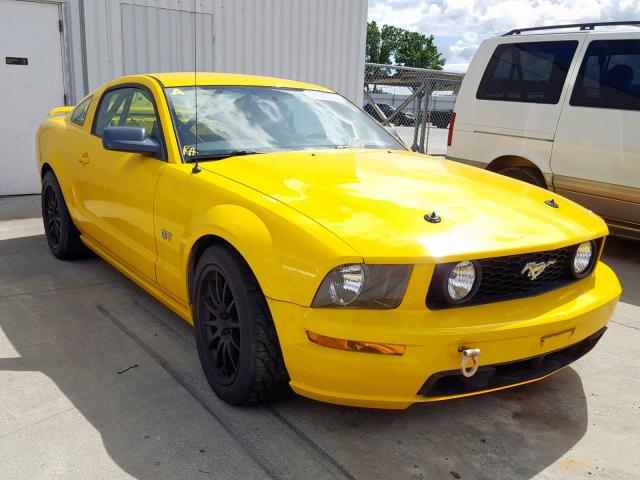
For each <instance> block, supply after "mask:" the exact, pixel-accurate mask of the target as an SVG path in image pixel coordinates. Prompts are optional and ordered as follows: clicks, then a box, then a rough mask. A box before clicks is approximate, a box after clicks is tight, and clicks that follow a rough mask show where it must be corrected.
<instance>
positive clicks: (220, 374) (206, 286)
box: [193, 245, 289, 405]
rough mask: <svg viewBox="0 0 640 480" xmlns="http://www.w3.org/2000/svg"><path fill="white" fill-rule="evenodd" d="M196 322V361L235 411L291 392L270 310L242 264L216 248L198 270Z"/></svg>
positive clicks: (233, 255)
mask: <svg viewBox="0 0 640 480" xmlns="http://www.w3.org/2000/svg"><path fill="white" fill-rule="evenodd" d="M193 281H194V282H195V289H194V296H193V317H194V326H195V335H196V344H197V347H198V356H199V357H200V363H201V364H202V368H203V370H204V373H205V376H206V377H207V381H208V382H209V385H210V386H211V388H212V389H213V391H214V392H215V393H216V395H218V397H220V398H221V399H223V400H224V401H225V402H227V403H230V404H232V405H258V404H264V403H269V402H272V401H275V400H278V399H279V398H281V397H282V396H284V395H285V394H286V393H287V392H289V387H288V384H289V375H288V374H287V370H286V368H285V365H284V360H283V358H282V352H281V350H280V343H279V342H278V335H277V333H276V330H275V326H274V324H273V320H272V319H271V313H270V311H269V306H268V305H267V302H266V300H265V298H264V295H263V294H262V290H261V289H260V286H259V285H258V282H257V280H256V278H255V276H254V275H253V273H252V272H251V270H250V269H249V266H248V265H247V264H246V263H245V262H244V260H243V259H242V258H241V257H240V256H239V255H238V254H237V253H236V252H235V251H234V250H233V249H231V248H230V247H227V246H224V245H213V246H211V247H209V248H207V249H206V250H205V251H204V253H203V254H202V256H201V257H200V259H199V261H198V264H197V266H196V269H195V273H194V277H193Z"/></svg>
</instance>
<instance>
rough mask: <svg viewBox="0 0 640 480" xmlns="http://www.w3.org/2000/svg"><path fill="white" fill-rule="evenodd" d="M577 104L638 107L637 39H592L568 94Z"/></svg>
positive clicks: (639, 59) (639, 53) (639, 52)
mask: <svg viewBox="0 0 640 480" xmlns="http://www.w3.org/2000/svg"><path fill="white" fill-rule="evenodd" d="M570 104H571V105H573V106H577V107H594V108H613V109H618V110H640V40H595V41H593V42H591V43H590V44H589V46H588V47H587V51H586V53H585V54H584V58H583V59H582V64H581V65H580V70H579V71H578V76H577V78H576V83H575V87H574V88H573V93H572V94H571V100H570Z"/></svg>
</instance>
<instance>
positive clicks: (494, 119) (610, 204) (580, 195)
mask: <svg viewBox="0 0 640 480" xmlns="http://www.w3.org/2000/svg"><path fill="white" fill-rule="evenodd" d="M614 23H615V25H616V29H612V28H611V27H612V24H611V23H600V24H583V25H577V26H575V25H572V26H568V27H562V26H560V27H544V28H532V29H520V30H514V31H512V32H509V33H507V34H505V35H503V36H501V37H498V38H492V39H489V40H486V41H484V42H483V43H482V45H480V48H479V49H478V51H477V52H476V54H475V56H474V58H473V61H472V62H471V65H470V66H469V70H468V71H467V73H466V75H465V77H464V81H463V83H462V88H461V90H460V93H459V95H458V101H457V103H456V107H455V114H454V115H455V116H454V120H453V122H452V123H451V125H450V128H449V130H450V131H449V141H448V144H449V147H448V150H447V157H448V158H449V159H452V160H457V161H460V162H464V163H469V164H472V165H475V166H479V167H481V168H486V169H488V170H491V171H494V172H499V173H502V174H504V175H507V176H510V177H513V178H517V179H519V180H523V181H525V182H529V183H532V184H534V185H538V186H540V187H543V188H548V189H550V190H555V191H556V192H558V193H561V194H562V195H564V196H566V197H568V198H571V199H573V200H575V201H577V202H578V203H580V204H582V205H584V206H585V207H587V208H589V209H591V210H593V211H594V212H596V213H598V214H599V215H601V216H603V217H604V218H605V220H606V221H607V222H608V223H609V226H610V228H611V231H612V233H614V234H617V235H621V236H627V237H631V238H640V134H639V133H638V127H639V126H640V30H639V29H638V28H637V27H638V26H640V22H614ZM620 24H622V25H620ZM625 25H626V26H627V27H628V29H627V28H625Z"/></svg>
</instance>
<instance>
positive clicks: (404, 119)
mask: <svg viewBox="0 0 640 480" xmlns="http://www.w3.org/2000/svg"><path fill="white" fill-rule="evenodd" d="M376 105H377V106H378V108H379V109H380V111H382V113H384V116H385V117H386V118H389V117H391V115H393V114H394V112H395V111H396V109H395V108H394V107H392V106H391V105H389V104H387V103H376ZM364 111H365V112H367V113H368V114H369V115H371V116H372V117H373V118H374V119H375V120H376V121H378V122H380V123H383V121H384V120H385V119H383V118H382V116H381V115H380V114H379V113H378V112H377V111H376V109H375V108H373V105H371V104H370V103H367V104H366V105H365V106H364ZM391 123H393V124H394V125H397V126H399V127H413V126H414V125H415V124H416V119H415V118H414V116H413V115H412V114H410V113H406V112H398V113H397V114H396V115H395V117H393V119H392V121H391Z"/></svg>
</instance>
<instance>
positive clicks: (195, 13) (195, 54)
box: [191, 0, 202, 173]
mask: <svg viewBox="0 0 640 480" xmlns="http://www.w3.org/2000/svg"><path fill="white" fill-rule="evenodd" d="M197 32H198V7H197V0H193V91H194V92H195V104H196V108H195V110H196V112H195V114H196V118H195V120H196V123H195V127H196V146H195V152H196V153H195V159H196V164H195V165H194V166H193V168H192V169H191V173H200V172H201V171H202V169H201V168H200V165H199V164H198V34H197Z"/></svg>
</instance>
